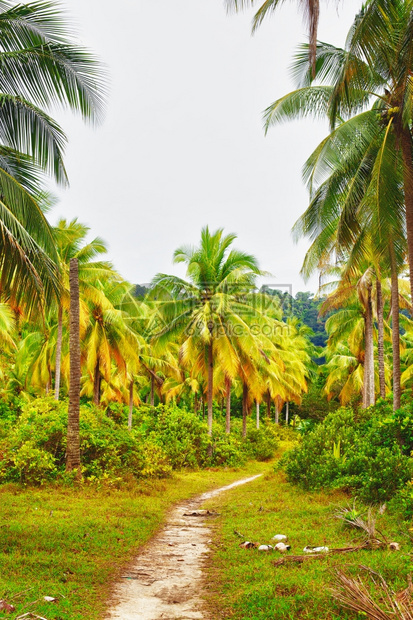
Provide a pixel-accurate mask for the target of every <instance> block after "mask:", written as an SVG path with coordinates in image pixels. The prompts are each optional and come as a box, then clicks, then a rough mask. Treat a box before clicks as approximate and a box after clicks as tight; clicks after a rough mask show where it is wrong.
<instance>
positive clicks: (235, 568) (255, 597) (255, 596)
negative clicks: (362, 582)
mask: <svg viewBox="0 0 413 620" xmlns="http://www.w3.org/2000/svg"><path fill="white" fill-rule="evenodd" d="M348 502H349V500H348V497H346V496H345V495H343V494H341V493H337V492H336V493H330V494H325V493H314V494H310V493H305V492H303V491H302V490H300V489H298V488H297V487H294V486H292V485H290V484H288V483H287V482H286V480H285V477H284V474H283V473H282V472H277V473H274V472H271V473H268V474H266V475H265V476H264V477H262V478H260V479H258V480H256V481H254V482H252V483H250V484H248V485H246V486H242V487H239V488H236V489H234V490H231V491H229V492H228V493H226V494H225V495H221V496H219V497H217V498H215V499H213V500H210V501H209V502H208V503H207V504H206V507H208V508H214V509H215V510H217V511H218V512H219V513H220V515H221V516H220V518H218V519H217V520H216V522H215V528H216V531H215V536H216V541H215V544H214V547H213V553H212V557H211V559H210V565H209V567H208V574H207V579H206V583H207V588H208V590H207V603H208V605H209V607H210V616H209V617H211V618H214V620H217V619H225V620H228V619H233V620H245V619H247V618H251V619H254V620H270V619H271V620H272V619H276V620H278V619H283V620H284V619H285V620H287V619H288V620H290V619H291V620H298V619H300V620H302V619H308V620H310V619H311V620H320V619H323V620H330V619H339V618H340V619H350V618H362V617H365V616H361V615H357V614H355V613H353V612H350V611H346V610H344V609H343V608H342V607H340V606H339V605H338V604H337V603H335V602H334V600H333V599H332V597H331V595H330V593H329V590H328V588H329V587H330V586H331V585H332V584H333V581H334V576H333V573H332V569H333V568H334V567H341V568H346V570H348V571H349V573H351V574H353V575H355V574H357V573H359V572H360V570H359V568H358V567H359V565H360V564H363V565H365V566H370V567H371V568H373V569H374V570H376V571H379V572H380V573H381V574H382V575H383V576H384V577H385V579H386V580H388V582H389V583H390V584H391V585H392V586H393V587H394V588H395V590H400V589H402V588H404V587H405V586H406V585H407V578H406V577H407V574H409V573H411V572H412V568H413V567H412V560H411V558H410V556H409V553H410V552H411V550H412V544H411V540H410V537H409V532H408V524H406V523H402V522H401V521H398V519H397V517H396V516H395V515H391V514H387V512H386V513H385V514H384V515H383V516H382V517H379V520H378V523H377V525H378V528H379V529H381V530H382V531H384V532H385V534H386V535H388V536H389V538H390V540H395V541H398V542H399V543H400V544H401V545H402V548H401V551H400V552H391V551H388V550H387V549H384V550H375V551H368V550H363V551H359V552H357V553H354V554H348V555H347V554H346V555H340V556H333V557H329V558H325V559H322V560H316V559H314V560H308V561H307V562H305V563H303V564H286V565H283V566H279V567H275V566H274V565H273V564H272V561H273V560H276V559H279V558H280V557H281V555H280V554H279V553H277V552H273V553H272V552H270V553H263V552H259V551H257V550H254V549H253V550H247V549H242V548H240V547H239V543H240V542H241V541H240V539H239V538H237V536H236V535H235V534H234V530H236V531H238V532H241V533H242V534H243V535H244V536H245V538H246V539H247V540H250V541H254V542H259V543H261V544H267V543H271V538H272V536H274V535H275V534H286V535H288V537H289V542H290V544H291V546H292V549H291V552H290V554H293V555H300V554H302V552H303V548H304V547H305V546H306V545H312V546H315V545H327V546H329V547H344V546H351V545H353V544H354V545H357V544H359V543H360V542H361V541H362V539H363V537H362V535H361V534H360V533H359V532H358V531H356V530H349V529H347V528H345V527H344V526H343V524H342V522H340V521H339V520H337V519H335V518H334V516H333V515H334V513H335V511H336V509H337V508H338V507H340V506H345V505H347V504H348Z"/></svg>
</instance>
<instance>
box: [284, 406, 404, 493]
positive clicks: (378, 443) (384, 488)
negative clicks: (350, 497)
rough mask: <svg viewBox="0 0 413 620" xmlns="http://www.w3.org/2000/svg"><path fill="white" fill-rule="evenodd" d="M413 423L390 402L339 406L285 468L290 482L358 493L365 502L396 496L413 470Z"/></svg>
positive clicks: (309, 435)
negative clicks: (363, 407)
mask: <svg viewBox="0 0 413 620" xmlns="http://www.w3.org/2000/svg"><path fill="white" fill-rule="evenodd" d="M412 429H413V426H412V421H411V418H410V416H408V415H407V413H406V412H404V413H403V414H401V413H400V412H397V413H396V414H392V413H389V409H388V406H387V405H386V404H380V405H379V406H377V407H376V408H373V407H371V408H370V409H368V410H363V411H353V410H352V409H349V408H348V409H344V408H341V409H338V410H337V411H335V412H333V413H331V414H329V415H328V416H327V417H326V419H325V420H324V421H323V422H322V423H320V424H317V425H316V426H315V428H314V429H313V430H312V431H310V432H308V433H307V434H306V435H304V437H303V439H302V442H301V444H300V445H299V446H297V447H296V448H295V449H294V450H292V451H290V452H289V453H287V454H286V455H285V456H284V457H283V459H282V461H281V466H282V467H284V468H285V471H286V473H287V477H288V479H289V480H290V481H291V482H295V483H298V484H300V485H302V486H303V487H304V488H306V489H320V488H340V489H345V490H349V491H354V492H356V493H357V496H358V497H360V499H362V500H363V501H365V502H382V501H385V500H389V499H390V498H392V497H393V496H394V495H395V494H396V493H397V491H398V490H399V489H400V488H402V487H403V485H405V483H406V482H407V481H408V480H409V479H410V478H411V476H412V473H413V466H412V465H413V464H412V460H411V459H410V458H409V456H407V454H406V453H408V454H410V450H411V441H412V437H413V434H412V433H411V430H412Z"/></svg>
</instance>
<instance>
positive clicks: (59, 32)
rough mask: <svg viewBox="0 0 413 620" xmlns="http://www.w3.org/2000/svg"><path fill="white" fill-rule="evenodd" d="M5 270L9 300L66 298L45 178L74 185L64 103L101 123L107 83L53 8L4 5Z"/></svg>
mask: <svg viewBox="0 0 413 620" xmlns="http://www.w3.org/2000/svg"><path fill="white" fill-rule="evenodd" d="M0 48H1V51H0V62H1V66H2V70H1V76H0V195H1V200H0V231H1V234H0V271H1V288H2V294H3V296H5V295H11V296H13V297H14V298H16V299H19V298H23V297H24V296H26V299H28V300H30V301H28V302H27V303H28V304H29V305H33V304H34V303H36V301H37V300H38V299H39V297H42V295H44V294H46V295H50V294H51V293H56V292H58V281H57V270H56V266H55V264H54V263H55V262H57V256H56V251H55V247H54V239H53V233H52V230H51V228H50V226H49V224H48V223H47V221H46V219H45V216H44V214H43V211H42V202H43V201H42V190H41V184H40V181H41V177H42V174H43V173H44V172H46V173H48V174H50V175H52V176H53V177H54V178H55V179H56V180H57V181H58V182H59V183H63V184H64V183H66V182H67V175H66V171H65V167H64V164H63V153H64V147H65V144H66V137H65V135H64V133H63V131H62V129H61V128H60V127H59V125H58V124H57V123H56V122H55V121H54V120H53V119H52V118H51V117H50V116H49V115H48V113H47V110H48V109H50V108H52V107H54V106H55V105H56V104H58V105H62V106H64V107H68V108H71V109H72V110H74V111H79V112H80V113H81V115H82V116H83V118H84V119H87V120H89V121H92V122H94V121H98V120H100V118H101V113H102V107H103V98H104V90H105V86H104V83H105V78H104V76H103V72H102V69H101V67H100V66H99V63H98V62H97V61H96V60H95V59H94V58H93V56H92V55H91V54H89V53H88V52H87V51H86V50H84V49H83V48H81V47H80V46H79V45H77V44H76V43H74V42H73V41H72V39H71V37H70V27H69V26H68V25H67V24H66V23H65V20H64V18H63V16H62V14H61V13H60V11H59V10H58V8H56V7H55V6H54V5H53V4H52V3H51V2H41V1H40V2H33V3H30V4H17V5H13V4H12V3H10V2H8V1H7V0H2V2H1V4H0Z"/></svg>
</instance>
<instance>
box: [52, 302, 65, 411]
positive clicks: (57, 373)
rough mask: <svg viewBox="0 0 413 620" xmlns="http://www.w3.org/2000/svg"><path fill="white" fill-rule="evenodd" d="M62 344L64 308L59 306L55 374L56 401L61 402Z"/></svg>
mask: <svg viewBox="0 0 413 620" xmlns="http://www.w3.org/2000/svg"><path fill="white" fill-rule="evenodd" d="M62 342H63V308H62V306H61V305H59V310H58V313H57V341H56V364H55V374H54V399H55V400H59V395H60V374H61V366H62Z"/></svg>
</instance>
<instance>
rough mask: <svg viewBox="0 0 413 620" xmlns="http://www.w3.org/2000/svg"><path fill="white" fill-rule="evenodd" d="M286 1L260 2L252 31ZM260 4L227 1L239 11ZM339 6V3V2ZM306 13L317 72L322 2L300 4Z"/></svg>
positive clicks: (313, 0)
mask: <svg viewBox="0 0 413 620" xmlns="http://www.w3.org/2000/svg"><path fill="white" fill-rule="evenodd" d="M283 1H284V0H264V1H263V0H260V2H262V4H261V6H260V8H259V9H258V11H257V12H256V14H255V15H254V19H253V26H252V31H253V33H254V32H255V31H256V30H257V28H259V26H260V25H261V24H262V22H263V21H264V19H265V18H266V17H268V16H270V15H271V14H272V13H274V11H276V10H277V8H278V7H279V6H280V5H281V4H282V3H283ZM257 4H259V2H257V1H256V0H226V5H227V8H228V10H235V11H239V10H242V9H244V8H246V7H250V6H256V5H257ZM337 4H338V2H337ZM300 5H301V7H302V9H303V11H304V16H305V19H306V21H307V22H308V26H309V36H310V46H309V52H310V53H309V58H310V62H311V65H312V67H313V71H315V60H316V46H317V29H318V21H319V17H320V0H305V1H304V2H300Z"/></svg>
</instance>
